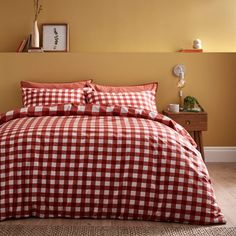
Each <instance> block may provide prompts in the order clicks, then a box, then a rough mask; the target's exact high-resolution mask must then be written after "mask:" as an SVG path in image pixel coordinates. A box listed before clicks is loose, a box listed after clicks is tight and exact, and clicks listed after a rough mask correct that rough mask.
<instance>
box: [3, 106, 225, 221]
mask: <svg viewBox="0 0 236 236" xmlns="http://www.w3.org/2000/svg"><path fill="white" fill-rule="evenodd" d="M28 216H37V217H42V218H46V217H68V218H113V219H140V220H154V221H172V222H184V223H194V224H215V223H225V219H224V217H223V215H222V213H221V210H220V209H219V207H218V205H217V204H216V200H215V196H214V192H213V189H212V186H211V181H210V179H209V175H208V172H207V169H206V166H205V164H204V163H203V161H202V159H201V155H200V153H199V152H198V151H197V150H196V148H195V143H194V141H193V140H192V139H191V137H190V136H189V135H188V133H187V132H186V131H185V130H184V129H183V128H182V127H181V126H179V125H177V124H176V123H175V122H174V121H172V120H170V119H169V118H167V117H164V116H162V115H160V114H157V113H154V112H149V111H145V110H139V109H134V108H125V107H118V106H117V107H116V106H110V107H108V106H99V105H84V106H74V105H71V104H68V105H60V106H54V107H29V108H22V109H20V110H16V111H10V112H8V113H6V114H3V115H1V116H0V220H4V219H10V218H20V217H28Z"/></svg>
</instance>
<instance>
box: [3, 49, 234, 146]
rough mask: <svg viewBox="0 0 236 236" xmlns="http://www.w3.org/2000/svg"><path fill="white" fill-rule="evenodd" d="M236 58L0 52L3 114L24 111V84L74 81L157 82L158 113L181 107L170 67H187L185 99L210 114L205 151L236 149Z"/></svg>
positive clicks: (217, 55) (223, 56) (151, 54)
mask: <svg viewBox="0 0 236 236" xmlns="http://www.w3.org/2000/svg"><path fill="white" fill-rule="evenodd" d="M235 62H236V54H218V53H210V54H193V55H190V54H178V53H95V54H91V53H89V54H87V53H68V54H64V53H63V54H55V53H53V54H23V53H22V54H16V53H0V78H1V80H0V111H6V110H9V109H10V108H13V107H16V106H20V105H21V99H20V89H19V81H20V80H32V81H75V80H81V79H89V78H94V80H95V82H97V83H102V84H113V85H124V84H127V85H128V84H139V83H147V82H151V81H158V82H159V90H158V107H159V111H162V109H163V108H164V107H165V106H166V105H167V104H168V103H173V102H178V99H177V88H176V85H177V81H178V79H177V78H176V77H174V76H173V75H172V67H173V66H174V65H175V64H177V63H184V64H185V65H186V68H187V75H186V80H187V85H186V88H185V89H184V93H185V95H192V96H196V97H197V98H198V99H199V102H200V103H201V105H202V106H203V107H204V108H205V110H206V111H207V112H208V113H209V131H207V132H204V139H205V143H204V144H205V145H207V146H236V109H235V107H236V106H235V102H236V93H235V88H236V79H235V74H236V66H235Z"/></svg>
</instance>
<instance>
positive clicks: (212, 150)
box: [204, 147, 236, 162]
mask: <svg viewBox="0 0 236 236" xmlns="http://www.w3.org/2000/svg"><path fill="white" fill-rule="evenodd" d="M204 151H205V159H206V162H236V147H205V148H204Z"/></svg>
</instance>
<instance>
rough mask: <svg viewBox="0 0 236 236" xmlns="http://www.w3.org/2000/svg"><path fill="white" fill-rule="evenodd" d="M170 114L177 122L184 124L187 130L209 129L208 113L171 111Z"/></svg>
mask: <svg viewBox="0 0 236 236" xmlns="http://www.w3.org/2000/svg"><path fill="white" fill-rule="evenodd" d="M168 116H169V117H170V118H171V119H173V120H174V121H175V122H177V123H179V124H180V125H182V126H183V127H184V128H185V129H186V130H187V131H206V130H207V113H205V112H201V113H189V112H188V113H187V112H179V113H170V112H168Z"/></svg>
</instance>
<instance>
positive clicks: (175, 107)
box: [168, 104, 179, 113]
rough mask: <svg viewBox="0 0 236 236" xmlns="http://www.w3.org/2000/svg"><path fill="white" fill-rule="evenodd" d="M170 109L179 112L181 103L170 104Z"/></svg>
mask: <svg viewBox="0 0 236 236" xmlns="http://www.w3.org/2000/svg"><path fill="white" fill-rule="evenodd" d="M168 111H170V112H174V113H177V112H179V104H169V106H168Z"/></svg>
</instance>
